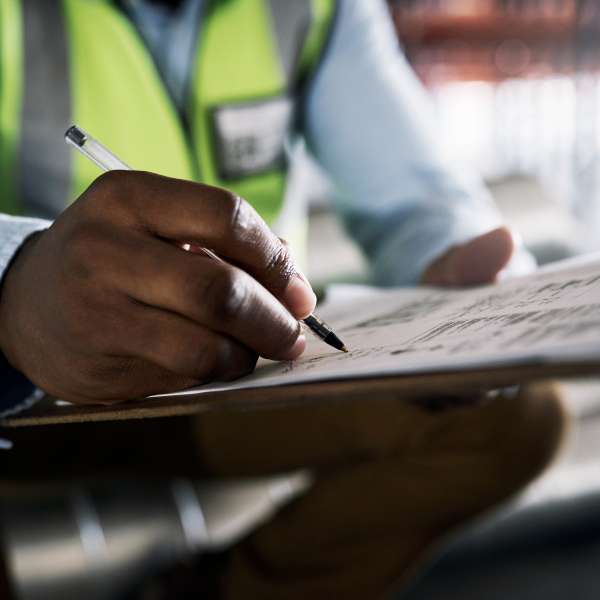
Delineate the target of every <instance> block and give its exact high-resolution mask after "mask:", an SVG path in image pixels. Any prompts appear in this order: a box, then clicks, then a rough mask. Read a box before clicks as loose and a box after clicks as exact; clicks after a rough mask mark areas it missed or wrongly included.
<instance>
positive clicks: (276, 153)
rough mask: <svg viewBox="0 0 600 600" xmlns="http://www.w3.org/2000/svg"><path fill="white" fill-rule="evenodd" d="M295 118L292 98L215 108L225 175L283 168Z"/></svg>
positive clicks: (227, 177)
mask: <svg viewBox="0 0 600 600" xmlns="http://www.w3.org/2000/svg"><path fill="white" fill-rule="evenodd" d="M292 118H293V102H292V100H291V99H290V98H275V99H271V100H266V101H263V102H252V103H246V104H236V105H229V106H221V107H219V108H217V109H215V111H214V128H215V133H216V138H217V157H218V168H219V174H220V176H221V178H223V179H225V180H231V179H240V178H242V177H245V176H248V175H256V174H258V173H263V172H265V171H270V170H274V169H279V168H281V167H282V166H283V164H284V162H285V144H286V140H287V138H288V134H289V132H290V128H291V125H292Z"/></svg>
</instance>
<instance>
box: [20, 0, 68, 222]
mask: <svg viewBox="0 0 600 600" xmlns="http://www.w3.org/2000/svg"><path fill="white" fill-rule="evenodd" d="M22 7H23V39H24V44H23V46H24V61H23V63H24V64H23V72H24V78H23V104H22V113H21V115H22V116H21V143H20V148H19V154H18V174H19V176H18V186H17V191H18V193H19V195H20V199H21V202H22V205H23V209H24V211H25V212H27V213H30V214H34V215H36V216H49V217H53V216H55V215H57V214H59V213H60V212H61V211H62V210H63V209H64V207H65V202H66V198H67V197H68V193H69V191H70V186H71V156H70V151H69V147H68V146H67V145H66V144H65V143H64V139H63V137H64V133H65V131H66V130H67V127H68V126H69V121H70V118H71V103H70V100H71V91H70V84H69V63H68V56H67V43H66V35H65V26H64V21H63V18H64V17H63V10H62V2H60V0H22Z"/></svg>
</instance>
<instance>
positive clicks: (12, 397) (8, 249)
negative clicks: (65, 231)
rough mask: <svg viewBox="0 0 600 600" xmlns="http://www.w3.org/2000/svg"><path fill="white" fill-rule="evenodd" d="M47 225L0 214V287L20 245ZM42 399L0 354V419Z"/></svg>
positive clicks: (43, 221)
mask: <svg viewBox="0 0 600 600" xmlns="http://www.w3.org/2000/svg"><path fill="white" fill-rule="evenodd" d="M50 223H51V222H50V221H45V220H43V219H29V218H22V217H10V216H8V215H3V214H0V284H1V281H2V279H3V278H4V274H5V272H6V270H7V269H8V266H9V265H10V262H11V260H12V259H13V257H14V256H15V254H16V253H17V251H18V250H19V248H20V247H21V245H22V244H23V242H24V241H25V240H26V239H27V238H28V237H29V236H30V235H31V234H33V233H35V232H36V231H41V230H43V229H46V228H47V227H49V226H50ZM42 396H43V394H42V393H41V392H40V390H38V389H36V387H35V386H34V385H33V384H32V383H31V382H30V381H29V380H28V379H27V378H26V377H25V376H24V375H22V374H21V373H19V372H18V371H16V370H15V369H13V368H12V367H11V366H10V365H9V363H8V362H7V361H6V359H5V358H4V357H3V356H2V354H0V417H5V416H7V415H10V414H14V413H16V412H19V411H20V410H24V409H25V408H29V407H30V406H32V405H33V404H34V403H35V402H37V400H38V399H39V398H40V397H42Z"/></svg>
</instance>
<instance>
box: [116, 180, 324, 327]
mask: <svg viewBox="0 0 600 600" xmlns="http://www.w3.org/2000/svg"><path fill="white" fill-rule="evenodd" d="M117 173H119V174H118V175H117ZM109 178H110V176H109ZM112 180H115V181H116V183H119V184H120V183H121V182H122V181H123V180H125V183H124V185H121V186H120V187H119V189H117V190H116V193H117V194H122V193H124V194H126V196H127V201H128V205H130V206H131V207H132V208H133V210H134V212H135V216H136V218H137V220H138V222H139V223H141V224H142V225H143V226H144V228H145V229H147V230H148V231H150V232H151V233H152V234H154V235H156V236H159V237H163V238H168V239H172V240H184V241H186V242H191V243H195V244H198V245H200V246H205V247H207V248H210V249H211V250H213V251H215V252H216V253H217V254H218V255H219V256H221V257H222V258H224V259H225V260H227V261H228V262H231V263H233V264H235V265H237V266H239V267H241V268H242V269H243V270H244V271H246V272H247V273H249V274H250V275H252V277H254V278H255V279H256V280H258V281H259V282H260V283H261V284H262V285H263V286H264V287H265V288H267V289H268V290H269V291H270V292H271V293H272V294H273V295H274V296H275V297H277V298H278V299H279V300H280V301H281V302H283V304H285V305H286V307H287V308H288V309H289V310H290V312H291V313H292V314H293V315H294V316H295V317H296V318H304V317H306V316H307V315H308V314H310V313H311V312H312V311H313V309H314V307H315V304H316V297H315V295H314V292H313V291H312V288H311V287H310V285H309V284H308V282H307V281H306V280H305V279H304V278H303V277H302V275H300V274H299V270H298V268H297V267H296V264H295V262H294V260H293V258H292V257H291V255H290V253H289V251H288V249H287V247H286V246H285V245H284V244H283V243H282V242H281V240H280V239H279V238H278V237H277V236H276V235H275V234H274V233H273V232H272V231H271V230H270V229H269V227H268V226H267V224H266V223H265V222H264V220H263V219H262V218H261V217H260V216H259V214H258V213H257V212H256V210H254V208H253V207H252V206H250V204H249V203H248V202H246V201H245V200H244V199H243V198H241V197H240V196H238V195H236V194H234V193H233V192H230V191H228V190H225V189H221V188H217V187H213V186H209V185H204V184H201V183H194V182H190V181H183V180H180V179H172V178H170V177H163V176H161V175H156V174H153V173H142V172H113V173H112V179H111V181H112Z"/></svg>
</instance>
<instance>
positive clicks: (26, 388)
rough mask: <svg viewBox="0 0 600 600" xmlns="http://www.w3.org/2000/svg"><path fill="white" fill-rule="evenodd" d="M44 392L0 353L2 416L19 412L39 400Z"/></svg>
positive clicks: (0, 412) (0, 405) (0, 415)
mask: <svg viewBox="0 0 600 600" xmlns="http://www.w3.org/2000/svg"><path fill="white" fill-rule="evenodd" d="M42 396H43V393H42V392H40V390H38V389H37V388H36V387H35V385H33V383H31V381H29V379H27V377H25V376H24V375H23V374H22V373H20V372H19V371H17V370H16V369H13V367H11V366H10V365H9V364H8V361H7V360H6V359H5V358H4V356H3V355H2V354H1V353H0V417H4V416H8V415H11V414H14V413H17V412H19V411H21V410H24V409H26V408H29V407H30V406H32V405H33V404H35V402H37V401H38V400H39V399H40V398H41V397H42Z"/></svg>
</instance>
